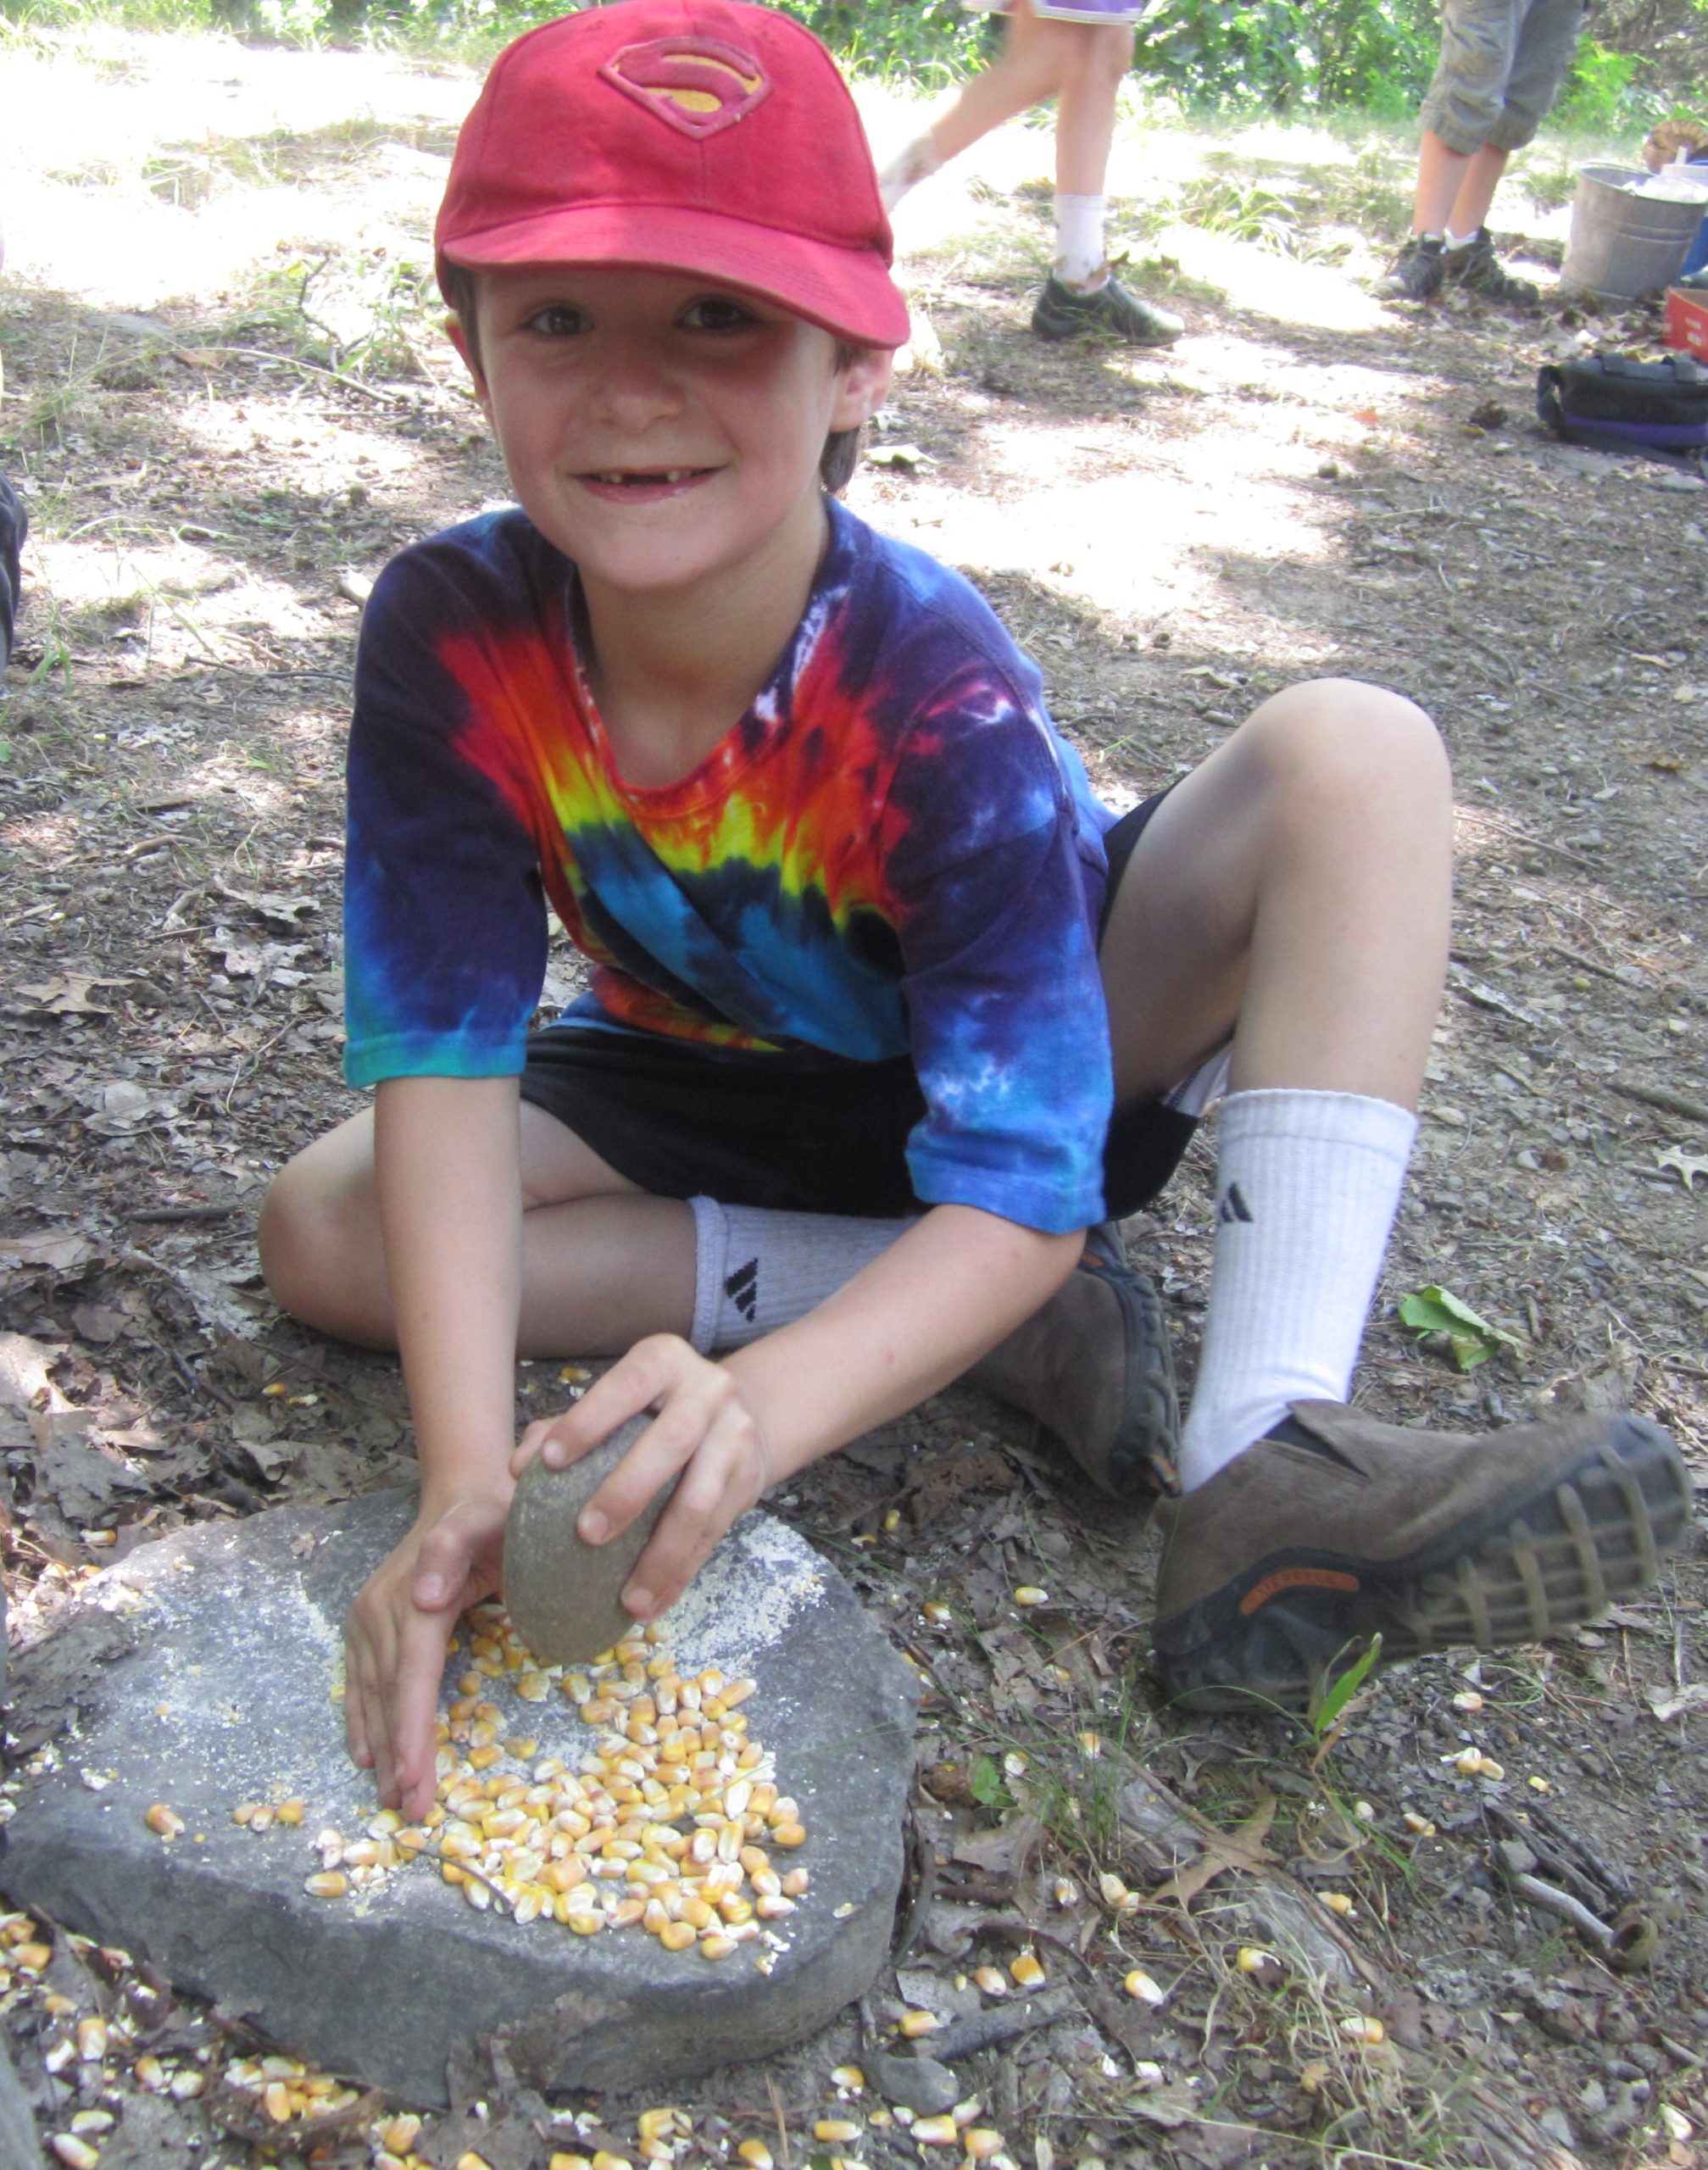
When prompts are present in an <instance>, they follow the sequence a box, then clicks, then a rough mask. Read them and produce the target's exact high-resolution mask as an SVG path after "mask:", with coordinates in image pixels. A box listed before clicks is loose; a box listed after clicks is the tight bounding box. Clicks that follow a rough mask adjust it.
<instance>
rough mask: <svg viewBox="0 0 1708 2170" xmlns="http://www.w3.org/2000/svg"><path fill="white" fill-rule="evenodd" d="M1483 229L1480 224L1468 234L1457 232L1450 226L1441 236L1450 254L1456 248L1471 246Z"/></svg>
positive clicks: (1443, 245)
mask: <svg viewBox="0 0 1708 2170" xmlns="http://www.w3.org/2000/svg"><path fill="white" fill-rule="evenodd" d="M1481 231H1483V230H1482V228H1481V227H1480V226H1473V227H1472V229H1471V231H1470V232H1469V233H1468V234H1456V233H1455V232H1454V231H1453V229H1452V227H1451V226H1449V227H1448V228H1447V229H1446V231H1444V233H1443V235H1442V236H1441V244H1442V247H1443V248H1445V249H1446V250H1447V252H1448V253H1449V255H1450V254H1451V253H1453V251H1454V250H1455V248H1470V246H1471V244H1472V242H1474V241H1475V240H1476V238H1477V235H1478V234H1479V233H1480V232H1481Z"/></svg>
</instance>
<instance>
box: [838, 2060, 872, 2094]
mask: <svg viewBox="0 0 1708 2170" xmlns="http://www.w3.org/2000/svg"><path fill="white" fill-rule="evenodd" d="M831 2085H832V2087H835V2088H839V2089H841V2091H842V2092H843V2094H844V2095H859V2094H860V2093H861V2092H862V2090H863V2089H865V2073H863V2072H862V2071H861V2070H860V2067H859V2066H858V2065H838V2066H837V2067H836V2069H835V2071H834V2072H832V2074H831Z"/></svg>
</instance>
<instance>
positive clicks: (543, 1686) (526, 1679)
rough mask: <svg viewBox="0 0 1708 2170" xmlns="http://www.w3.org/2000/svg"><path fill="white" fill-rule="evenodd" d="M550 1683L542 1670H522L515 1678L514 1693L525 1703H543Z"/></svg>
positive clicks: (550, 1686)
mask: <svg viewBox="0 0 1708 2170" xmlns="http://www.w3.org/2000/svg"><path fill="white" fill-rule="evenodd" d="M551 1692H552V1683H551V1682H550V1681H549V1680H548V1679H547V1678H546V1676H545V1675H544V1673H542V1672H523V1673H520V1674H519V1675H518V1676H517V1678H516V1693H517V1694H518V1695H520V1697H521V1699H522V1700H523V1701H524V1702H525V1703H543V1702H544V1701H545V1700H546V1698H547V1696H548V1695H549V1694H551Z"/></svg>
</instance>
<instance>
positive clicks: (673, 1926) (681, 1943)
mask: <svg viewBox="0 0 1708 2170" xmlns="http://www.w3.org/2000/svg"><path fill="white" fill-rule="evenodd" d="M698 1934H699V1932H698V1930H697V1929H696V1928H695V1927H694V1925H693V1922H665V1925H664V1927H663V1928H661V1929H660V1930H659V1943H660V1944H661V1945H663V1946H664V1948H665V1950H666V1951H686V1950H687V1948H688V1946H689V1945H691V1944H693V1943H694V1942H696V1941H697V1940H698Z"/></svg>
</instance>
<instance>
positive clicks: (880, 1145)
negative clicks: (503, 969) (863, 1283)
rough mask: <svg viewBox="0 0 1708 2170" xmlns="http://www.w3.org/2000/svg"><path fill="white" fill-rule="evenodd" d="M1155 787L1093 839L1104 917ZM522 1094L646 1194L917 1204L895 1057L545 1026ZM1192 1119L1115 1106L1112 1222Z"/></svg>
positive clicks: (917, 1110)
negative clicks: (1105, 883) (1103, 859)
mask: <svg viewBox="0 0 1708 2170" xmlns="http://www.w3.org/2000/svg"><path fill="white" fill-rule="evenodd" d="M1162 798H1163V794H1162V793H1158V794H1157V796H1156V797H1155V798H1148V799H1146V800H1145V801H1144V803H1143V804H1142V805H1139V806H1135V807H1134V808H1133V810H1132V812H1131V813H1130V814H1127V815H1123V816H1122V817H1121V820H1120V821H1118V822H1117V823H1116V824H1115V826H1114V827H1113V828H1112V829H1111V830H1110V832H1109V834H1108V835H1107V836H1106V837H1104V849H1105V851H1106V852H1107V854H1108V855H1109V887H1108V889H1107V890H1106V892H1105V893H1104V917H1105V918H1107V916H1108V910H1109V900H1110V899H1111V898H1112V897H1113V896H1114V894H1115V885H1116V883H1117V882H1118V881H1119V880H1120V877H1121V871H1122V869H1123V868H1124V867H1125V866H1126V865H1127V860H1128V859H1129V858H1130V857H1131V855H1132V848H1133V846H1134V844H1136V843H1138V837H1139V834H1140V832H1141V831H1142V830H1143V827H1144V825H1145V823H1146V822H1147V821H1149V819H1150V816H1151V815H1152V814H1153V813H1154V811H1155V810H1156V808H1157V807H1158V806H1159V805H1160V804H1161V801H1162ZM1099 931H1100V930H1099ZM522 1098H523V1099H525V1100H527V1101H531V1103H532V1104H533V1105H534V1106H535V1107H537V1108H542V1109H543V1110H545V1112H546V1113H547V1114H548V1115H550V1116H556V1118H557V1119H558V1121H559V1122H561V1123H562V1124H564V1125H565V1127H566V1128H568V1129H570V1130H572V1131H573V1132H575V1134H576V1137H577V1138H580V1139H581V1142H582V1143H584V1144H585V1145H587V1146H589V1147H590V1148H591V1149H592V1150H593V1152H595V1153H597V1154H598V1156H599V1158H600V1159H601V1160H604V1161H605V1162H606V1163H607V1164H608V1165H609V1166H611V1167H613V1168H615V1170H616V1171H617V1173H618V1174H619V1175H620V1176H625V1177H627V1179H628V1180H629V1182H631V1183H634V1184H636V1185H637V1187H638V1188H640V1189H642V1190H644V1191H649V1192H651V1193H652V1194H654V1196H655V1197H660V1198H694V1197H698V1196H702V1195H704V1196H706V1197H709V1198H715V1199H718V1200H719V1201H720V1203H721V1204H723V1205H758V1206H767V1207H770V1208H771V1209H773V1210H785V1211H795V1212H803V1213H847V1214H854V1215H859V1216H868V1217H874V1218H881V1219H888V1218H892V1217H894V1216H899V1215H902V1214H906V1213H921V1212H924V1211H925V1210H926V1206H927V1203H928V1201H926V1199H921V1198H918V1197H916V1196H915V1193H914V1188H913V1183H912V1181H911V1179H910V1176H909V1173H908V1166H907V1141H908V1136H909V1133H910V1132H911V1131H912V1129H913V1128H914V1126H915V1124H916V1123H917V1122H919V1121H920V1120H921V1117H922V1116H924V1114H925V1112H926V1104H925V1097H924V1095H923V1094H922V1093H921V1091H920V1087H919V1080H918V1078H917V1077H915V1074H914V1067H913V1063H912V1061H911V1060H910V1058H909V1057H908V1056H906V1055H898V1056H896V1057H895V1058H894V1059H893V1060H890V1061H888V1062H849V1061H847V1060H842V1059H840V1058H837V1057H835V1056H830V1055H824V1054H809V1053H798V1052H795V1051H793V1050H787V1049H786V1050H783V1051H782V1052H779V1053H777V1054H754V1053H753V1052H751V1051H750V1050H748V1049H729V1048H715V1047H708V1046H706V1045H705V1044H704V1043H702V1042H699V1041H694V1040H672V1039H668V1038H665V1037H664V1036H663V1035H662V1034H659V1033H646V1034H642V1033H637V1032H600V1031H596V1030H595V1031H589V1030H587V1029H586V1028H585V1027H578V1026H574V1025H552V1026H548V1027H547V1028H546V1030H545V1031H544V1032H537V1033H535V1034H534V1036H533V1037H532V1038H531V1040H530V1041H529V1042H528V1054H527V1066H526V1069H525V1070H524V1071H523V1073H522ZM1196 1127H1197V1119H1196V1117H1195V1116H1190V1115H1186V1114H1182V1111H1181V1110H1179V1109H1177V1108H1173V1107H1170V1106H1167V1105H1166V1104H1165V1103H1164V1102H1162V1101H1160V1100H1147V1101H1143V1102H1140V1103H1139V1104H1137V1105H1135V1106H1132V1107H1130V1108H1123V1109H1120V1110H1117V1111H1116V1113H1115V1117H1114V1120H1113V1121H1111V1122H1110V1127H1109V1136H1108V1138H1107V1140H1106V1142H1105V1143H1104V1206H1105V1210H1106V1211H1107V1212H1108V1213H1109V1215H1110V1217H1111V1218H1112V1219H1115V1220H1121V1219H1123V1218H1125V1216H1127V1214H1129V1213H1137V1212H1138V1210H1139V1209H1140V1208H1141V1207H1142V1206H1144V1205H1149V1203H1150V1201H1151V1199H1154V1197H1155V1196H1156V1194H1157V1193H1158V1192H1159V1191H1160V1189H1161V1188H1162V1187H1163V1185H1164V1184H1165V1183H1166V1182H1167V1181H1168V1178H1169V1177H1170V1176H1171V1175H1172V1174H1173V1172H1174V1171H1175V1169H1176V1167H1177V1166H1178V1165H1179V1162H1180V1159H1181V1155H1182V1154H1183V1153H1184V1152H1185V1150H1186V1149H1187V1146H1188V1143H1190V1141H1191V1138H1192V1133H1193V1130H1194V1129H1195V1128H1196Z"/></svg>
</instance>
